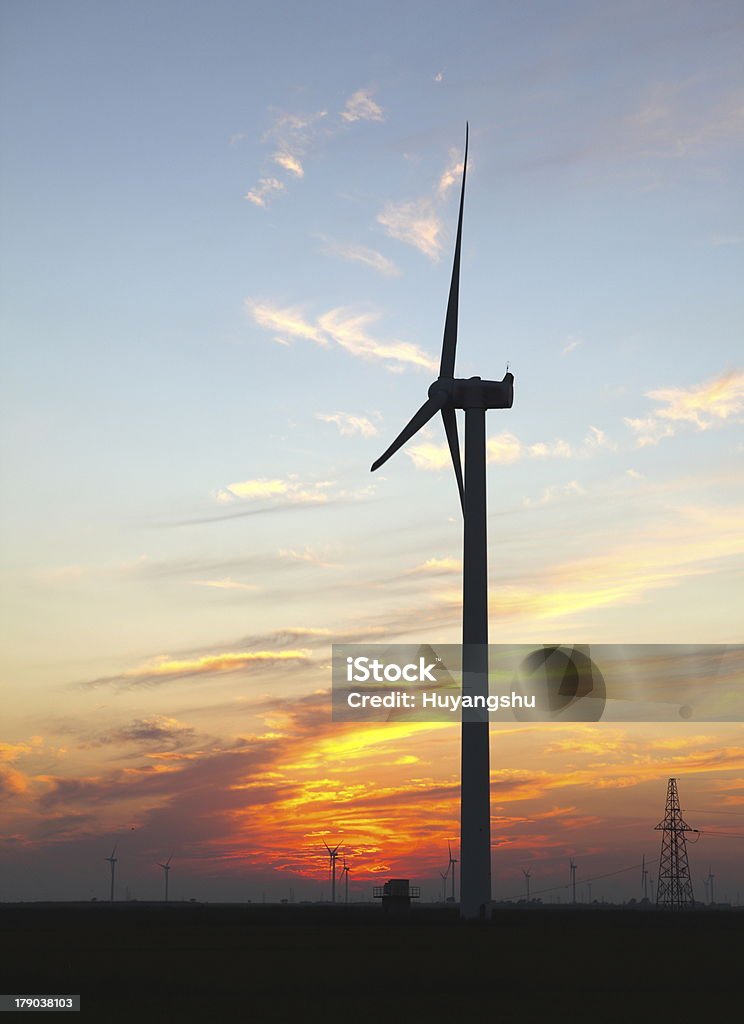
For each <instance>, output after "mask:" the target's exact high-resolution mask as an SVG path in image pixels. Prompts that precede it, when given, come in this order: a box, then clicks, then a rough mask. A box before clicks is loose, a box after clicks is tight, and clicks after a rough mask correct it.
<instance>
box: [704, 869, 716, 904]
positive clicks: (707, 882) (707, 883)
mask: <svg viewBox="0 0 744 1024" xmlns="http://www.w3.org/2000/svg"><path fill="white" fill-rule="evenodd" d="M715 877H716V876H715V875H714V874H713V869H712V868H711V866H710V864H709V865H708V877H707V878H706V879H705V888H706V889H708V892H709V898H708V903H715V900H714V899H713V879H714V878H715ZM708 887H710V888H708Z"/></svg>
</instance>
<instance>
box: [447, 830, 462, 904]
mask: <svg viewBox="0 0 744 1024" xmlns="http://www.w3.org/2000/svg"><path fill="white" fill-rule="evenodd" d="M447 849H448V850H449V864H448V865H447V870H448V871H449V869H450V868H452V902H453V903H456V902H457V900H456V899H455V873H456V871H457V868H456V867H455V865H456V864H457V857H453V856H452V846H451V845H450V841H449V839H448V840H447ZM460 885H462V876H460Z"/></svg>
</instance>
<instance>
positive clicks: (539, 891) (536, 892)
mask: <svg viewBox="0 0 744 1024" xmlns="http://www.w3.org/2000/svg"><path fill="white" fill-rule="evenodd" d="M641 866H642V865H641V862H640V861H639V862H638V863H637V864H632V865H631V866H630V867H629V868H618V870H617V871H607V872H605V874H603V875H592V877H591V878H582V879H580V881H582V882H598V881H599V880H600V879H602V878H612V877H613V876H614V875H622V874H625V872H626V871H637V870H638V868H640V867H641ZM570 888H571V883H570V882H569V883H567V884H565V885H551V886H550V888H549V889H535V890H531V892H530V895H531V896H540V895H542V893H544V892H557V891H558V890H559V889H560V890H563V889H570ZM523 895H524V893H519V895H518V896H502V897H500V899H501V900H517V899H521V898H522V896H523Z"/></svg>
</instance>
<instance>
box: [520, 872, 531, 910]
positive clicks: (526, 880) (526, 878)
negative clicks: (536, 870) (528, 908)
mask: <svg viewBox="0 0 744 1024" xmlns="http://www.w3.org/2000/svg"><path fill="white" fill-rule="evenodd" d="M522 874H523V875H524V880H525V882H526V884H527V902H528V903H529V902H530V879H531V878H532V875H531V874H530V873H529V871H525V870H524V868H522Z"/></svg>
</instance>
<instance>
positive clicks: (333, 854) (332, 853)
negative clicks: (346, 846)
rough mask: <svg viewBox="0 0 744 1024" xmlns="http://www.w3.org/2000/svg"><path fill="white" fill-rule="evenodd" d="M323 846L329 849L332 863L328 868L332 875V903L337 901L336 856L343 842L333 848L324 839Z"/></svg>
mask: <svg viewBox="0 0 744 1024" xmlns="http://www.w3.org/2000/svg"><path fill="white" fill-rule="evenodd" d="M323 846H325V848H326V850H328V857H329V858H330V864H329V866H328V870H329V872H330V875H331V903H335V902H336V858H337V857H338V851H339V850H340V848H341V843H339V844H338V845H337V846H334V847H333V848H331V847H330V846H329V845H328V843H327V842H326V841H325V839H324V840H323Z"/></svg>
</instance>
